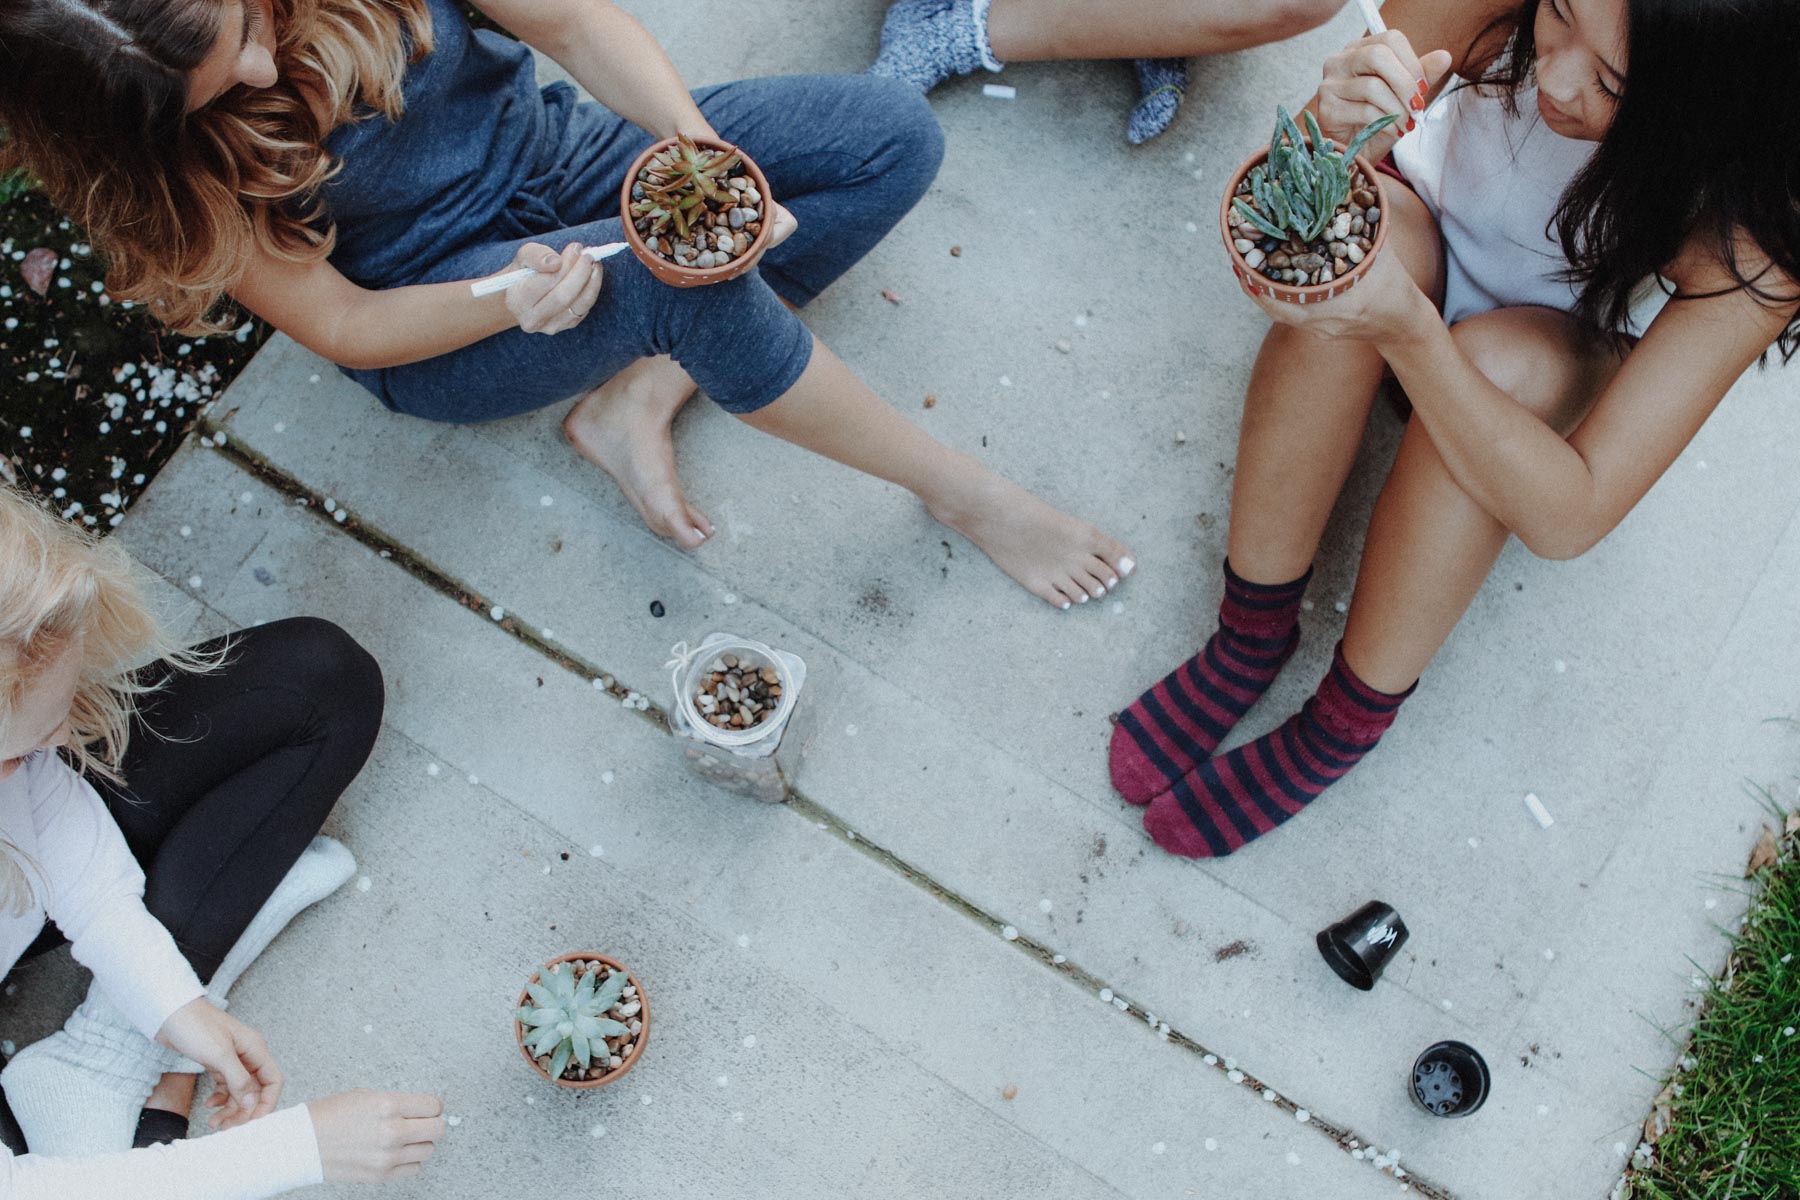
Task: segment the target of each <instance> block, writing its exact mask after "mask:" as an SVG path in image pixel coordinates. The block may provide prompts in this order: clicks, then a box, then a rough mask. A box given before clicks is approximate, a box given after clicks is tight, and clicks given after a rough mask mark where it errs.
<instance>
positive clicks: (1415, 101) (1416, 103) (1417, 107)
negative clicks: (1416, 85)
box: [1407, 96, 1425, 112]
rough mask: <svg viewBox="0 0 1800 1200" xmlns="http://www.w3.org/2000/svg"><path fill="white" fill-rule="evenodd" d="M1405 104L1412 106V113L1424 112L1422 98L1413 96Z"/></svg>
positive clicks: (1423, 100)
mask: <svg viewBox="0 0 1800 1200" xmlns="http://www.w3.org/2000/svg"><path fill="white" fill-rule="evenodd" d="M1407 103H1409V104H1411V105H1412V110H1413V111H1414V112H1424V111H1425V99H1424V97H1422V96H1414V97H1413V98H1412V99H1411V100H1409V101H1408V102H1407Z"/></svg>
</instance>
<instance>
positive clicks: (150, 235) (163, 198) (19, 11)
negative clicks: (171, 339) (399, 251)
mask: <svg viewBox="0 0 1800 1200" xmlns="http://www.w3.org/2000/svg"><path fill="white" fill-rule="evenodd" d="M227 4H228V0H16V2H10V3H8V4H6V5H4V6H0V76H4V75H8V74H10V75H12V76H13V78H14V79H15V80H16V84H14V85H0V126H4V127H6V129H7V130H8V132H9V133H10V142H4V143H0V170H4V169H5V168H6V167H8V166H23V167H26V168H28V169H29V170H30V171H31V172H32V173H33V174H35V175H36V176H37V177H38V179H39V180H40V181H41V182H42V184H43V186H44V190H45V191H46V192H47V193H48V195H49V196H50V198H51V200H53V201H54V202H55V203H56V205H57V206H58V207H59V208H61V209H62V210H63V211H64V212H65V213H67V214H68V215H69V216H70V217H72V218H74V219H75V221H76V222H77V223H78V224H80V225H81V226H82V227H83V228H84V229H86V231H87V234H88V237H89V239H90V240H91V241H92V242H93V244H94V245H95V246H96V247H98V248H99V249H100V250H101V251H102V252H103V253H104V254H105V256H106V258H107V262H108V266H109V270H108V273H107V287H108V290H109V291H111V292H112V294H113V295H115V296H118V297H120V298H121V299H126V300H138V301H142V302H144V303H145V304H146V305H147V306H148V308H149V309H150V311H151V313H152V314H153V315H154V316H155V317H156V318H157V319H158V320H160V321H162V322H163V323H164V324H165V325H168V326H170V327H171V328H174V329H177V330H180V331H182V332H185V333H194V334H203V333H207V332H216V331H219V330H221V329H223V328H225V327H226V326H227V325H228V324H229V321H227V320H226V319H225V317H226V316H227V315H228V314H225V313H220V312H215V311H214V310H215V309H217V308H218V307H219V301H220V300H221V299H222V298H223V296H224V295H225V293H226V292H227V291H229V290H230V289H231V288H233V287H235V286H236V285H237V283H238V281H239V280H240V279H241V278H242V277H243V272H244V266H245V264H246V263H247V262H248V261H249V258H250V253H251V251H252V250H253V249H255V250H261V251H263V252H265V253H267V254H269V255H272V256H273V257H275V258H278V259H281V260H283V261H286V262H294V263H308V262H317V261H320V260H322V259H324V258H325V257H326V256H327V255H329V254H330V253H331V250H332V247H333V245H334V244H335V229H334V227H333V226H332V224H331V222H330V218H329V216H328V214H327V213H326V211H325V205H324V201H323V197H322V190H323V187H324V185H325V183H326V182H327V181H329V180H330V179H331V177H332V176H333V175H334V174H335V173H336V172H337V170H338V166H339V164H338V163H337V162H335V161H334V160H333V159H332V157H331V155H330V154H328V153H327V152H326V150H325V147H324V145H323V142H324V139H325V137H326V135H327V134H329V133H330V132H331V131H332V130H333V129H335V128H337V127H338V126H339V125H342V124H344V123H346V122H348V121H351V120H353V119H356V118H357V117H359V116H367V115H369V113H370V111H372V112H373V113H378V114H380V115H381V116H384V117H386V118H387V119H389V120H399V118H400V115H401V113H402V111H403V109H404V103H403V98H402V93H401V85H402V82H403V80H404V77H405V74H406V68H407V64H408V63H409V62H412V61H416V60H417V59H419V58H422V57H424V56H425V55H426V54H429V53H430V51H431V45H432V33H431V14H430V12H429V10H428V9H427V7H426V0H272V9H273V13H274V32H275V54H274V57H275V66H276V69H277V72H278V76H279V77H278V79H277V80H276V82H275V83H274V84H273V85H272V86H270V87H266V88H249V87H235V88H232V89H231V90H230V91H228V92H227V93H226V94H225V95H223V96H221V97H219V98H218V99H217V100H215V101H213V102H212V103H211V104H209V105H207V106H206V107H204V108H202V109H200V110H198V111H196V112H194V113H191V114H190V113H189V112H188V111H187V99H188V82H189V73H190V72H192V71H193V70H194V68H195V67H197V66H198V65H199V64H200V63H201V62H202V61H204V60H205V59H206V57H207V55H208V54H209V53H211V51H212V49H213V47H214V46H215V44H216V43H217V41H218V38H219V36H220V31H221V27H222V25H223V23H224V22H223V14H224V12H225V10H226V7H227ZM358 106H367V108H366V109H365V110H363V111H360V112H359V107H358Z"/></svg>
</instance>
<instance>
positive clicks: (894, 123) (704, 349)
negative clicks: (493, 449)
mask: <svg viewBox="0 0 1800 1200" xmlns="http://www.w3.org/2000/svg"><path fill="white" fill-rule="evenodd" d="M694 98H695V100H696V101H697V102H698V103H699V105H700V110H701V112H703V113H704V114H705V115H706V118H707V120H708V121H710V122H711V123H712V125H713V127H714V128H715V129H717V130H718V132H719V136H720V137H722V138H724V139H725V140H726V141H729V142H732V143H733V144H735V145H738V146H741V147H742V148H743V149H744V150H745V151H746V152H747V153H748V154H749V155H750V156H751V157H752V158H754V159H755V160H756V163H757V165H758V166H760V167H761V168H762V170H763V173H764V174H765V175H766V176H767V177H768V180H769V188H770V191H771V192H772V193H773V194H774V199H775V200H776V201H777V202H779V203H780V204H782V205H783V206H784V207H786V208H787V209H788V210H789V211H790V212H792V213H793V214H794V216H795V218H796V219H798V221H799V229H798V230H797V231H796V232H795V233H794V234H793V236H791V237H790V238H789V239H788V240H787V241H786V242H783V243H782V244H781V245H780V246H777V247H775V248H774V249H772V250H770V251H769V252H768V253H767V254H765V255H764V256H763V259H762V262H761V263H760V264H759V265H758V267H757V268H756V270H754V271H751V272H750V273H748V274H747V275H744V276H742V277H740V278H738V279H735V280H732V281H730V282H728V283H722V284H714V285H712V286H710V287H701V288H672V287H668V286H666V285H664V284H661V283H658V282H657V281H656V279H655V278H654V277H653V276H652V275H651V274H650V272H649V271H648V270H647V269H646V268H645V267H644V265H643V264H642V263H640V262H638V261H637V259H636V257H634V256H633V255H631V254H630V253H625V254H619V255H616V256H614V257H613V258H611V259H608V260H607V261H606V263H605V264H604V269H605V275H604V282H603V284H602V287H601V289H600V298H599V299H598V300H597V301H596V302H595V305H594V307H593V309H592V310H591V311H590V312H589V313H588V315H587V317H586V318H585V319H584V320H583V321H582V322H581V324H579V325H577V326H575V327H574V328H573V329H570V330H567V331H565V332H563V333H559V334H554V335H549V336H546V335H543V334H527V333H523V332H521V331H520V330H518V329H510V330H507V331H506V332H504V333H499V334H496V335H495V336H493V337H490V338H487V339H485V340H483V341H480V342H476V343H475V344H473V345H471V346H465V347H464V348H462V349H461V350H456V351H453V352H451V353H449V354H443V355H439V356H438V357H436V358H432V359H427V360H425V361H424V362H419V363H412V364H408V365H406V366H401V367H388V368H385V369H382V370H375V371H346V372H345V373H346V374H348V375H349V376H350V377H351V378H353V379H355V380H356V381H357V382H359V383H361V384H363V386H365V387H367V388H368V389H369V390H370V391H371V392H373V393H375V395H376V396H377V397H379V398H380V399H381V401H382V403H384V404H386V405H387V406H388V407H389V408H391V409H393V410H395V411H396V412H403V413H408V414H411V415H413V416H418V417H424V418H426V419H428V420H433V421H453V422H473V421H488V420H493V419H496V418H499V417H508V416H513V415H515V414H518V413H522V412H529V411H531V410H533V409H537V408H542V407H544V406H545V405H549V404H554V403H556V402H557V401H559V400H565V399H568V398H570V397H573V396H577V395H579V394H581V393H582V392H585V391H587V390H589V389H591V388H594V387H597V386H599V384H601V383H602V382H604V381H605V380H607V379H609V378H611V377H612V376H613V375H615V374H617V373H618V372H619V371H621V370H622V369H624V368H625V367H626V366H628V365H630V364H631V363H632V362H634V361H636V360H637V359H640V358H647V357H650V356H653V355H659V354H667V355H670V356H671V357H673V358H674V359H675V360H676V361H677V362H679V363H680V364H681V365H682V367H683V368H685V369H686V370H687V372H688V373H689V374H690V375H692V376H693V378H694V381H695V382H696V383H698V384H699V385H700V387H701V388H702V390H704V391H705V392H706V394H707V395H709V396H711V397H712V398H713V400H715V401H717V402H718V403H719V405H720V406H722V407H723V408H725V409H726V410H728V411H730V412H734V413H747V412H754V411H755V410H756V409H759V408H761V407H763V406H764V405H766V404H769V403H770V402H772V401H774V400H776V399H778V398H779V397H781V396H782V395H783V394H784V393H785V392H787V391H788V389H790V388H791V387H793V385H794V383H795V381H796V380H798V379H799V378H800V374H801V372H802V371H804V370H805V369H806V365H807V362H808V361H809V360H810V358H811V355H812V336H811V334H810V333H809V332H808V331H807V329H806V327H805V326H804V325H802V324H801V322H800V318H799V317H798V316H796V315H795V314H794V313H793V312H792V311H790V310H789V309H788V308H787V307H786V306H785V305H783V304H782V301H783V300H787V301H789V302H791V303H793V304H795V305H805V304H806V303H807V302H808V301H810V300H812V299H813V298H814V297H815V296H817V295H818V294H819V293H820V292H821V291H823V290H824V289H825V288H826V287H827V286H828V285H829V284H830V283H831V282H832V281H833V280H835V279H837V278H838V276H840V275H842V274H843V273H844V272H845V271H847V270H849V269H850V268H851V267H852V266H853V265H855V264H856V262H857V261H858V260H860V259H861V258H862V257H863V255H865V254H867V253H868V252H869V251H870V250H871V249H872V248H873V247H874V246H875V244H876V243H877V242H879V241H880V240H881V239H882V238H883V237H885V236H887V233H888V231H889V230H890V229H892V228H893V227H894V226H895V225H896V224H898V223H899V221H900V219H901V218H902V217H904V216H905V215H906V214H907V212H908V211H910V210H911V208H912V207H913V205H914V204H915V203H917V202H918V200H919V198H920V197H921V196H923V195H924V194H925V190H926V189H927V188H928V187H929V186H930V185H931V181H932V180H933V178H935V177H936V175H937V169H938V164H939V162H940V161H941V160H942V158H943V136H942V134H941V133H940V132H939V130H938V126H937V121H936V118H934V117H933V116H932V113H931V109H930V108H929V107H928V106H927V104H926V103H925V100H924V98H923V97H922V96H920V95H919V93H918V91H917V90H916V89H914V88H911V87H908V86H907V85H905V84H902V83H897V82H895V81H894V80H890V79H877V78H874V77H872V76H867V75H820V76H791V77H784V78H775V79H754V80H746V81H744V82H740V83H728V84H723V85H720V86H718V87H711V88H704V89H701V90H699V91H697V92H695V93H694ZM653 140H654V139H653V138H652V137H651V136H650V135H649V134H648V133H646V132H644V131H643V130H642V129H639V128H638V127H637V126H635V125H632V124H630V123H629V122H627V121H625V120H624V119H623V118H621V117H619V116H618V115H616V114H614V113H612V112H611V111H609V110H607V109H605V108H602V107H601V106H599V105H598V104H594V103H583V104H580V105H577V106H575V108H574V110H573V112H572V113H571V115H570V119H569V123H568V128H567V132H566V134H565V136H564V139H563V151H562V161H561V162H560V163H559V164H558V166H559V168H560V169H559V170H557V171H555V172H553V173H552V174H553V177H554V178H555V180H556V184H555V192H554V194H551V195H545V196H542V197H533V198H532V199H533V201H534V203H535V204H536V205H537V207H538V208H540V209H541V211H542V212H543V214H544V217H543V225H544V228H542V229H541V230H537V231H534V232H532V233H531V234H530V235H529V236H526V237H517V236H511V234H512V233H513V232H514V231H512V230H507V231H505V236H501V235H500V234H499V233H497V234H496V236H495V238H494V240H492V241H484V240H480V239H477V240H475V241H474V242H472V243H471V244H467V245H464V246H462V247H461V248H459V249H458V250H456V251H455V252H454V253H452V254H450V255H449V256H447V257H445V258H443V259H442V260H441V261H438V262H436V263H433V264H432V265H431V266H430V267H429V268H428V269H426V270H424V271H423V272H421V273H420V274H418V275H417V276H416V277H415V278H414V279H413V280H411V282H415V283H437V282H442V281H445V280H455V279H474V278H478V277H480V276H483V275H490V274H493V273H494V272H496V271H500V270H503V269H505V268H506V267H507V266H509V265H510V264H511V263H512V260H513V256H514V255H515V254H516V253H517V251H518V248H519V247H520V246H521V245H523V244H524V243H526V242H540V243H542V244H544V245H546V246H549V247H551V248H552V249H561V248H562V247H563V246H564V245H566V244H567V243H569V242H572V241H573V242H579V243H581V244H582V245H588V246H593V245H599V244H601V243H604V242H616V241H621V240H623V233H622V225H621V221H620V215H619V187H620V183H621V182H622V180H623V179H624V175H625V172H626V170H627V169H628V168H629V167H630V165H631V163H632V160H633V159H635V158H636V157H637V156H638V154H640V153H641V152H642V151H643V149H644V148H645V147H646V146H648V145H650V144H651V142H652V141H653Z"/></svg>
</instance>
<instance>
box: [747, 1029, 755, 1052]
mask: <svg viewBox="0 0 1800 1200" xmlns="http://www.w3.org/2000/svg"><path fill="white" fill-rule="evenodd" d="M755 1048H756V1035H755V1034H754V1033H753V1034H751V1035H750V1036H749V1037H746V1038H745V1039H744V1049H746V1050H754V1049H755Z"/></svg>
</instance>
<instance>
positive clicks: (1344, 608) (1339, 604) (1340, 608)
mask: <svg viewBox="0 0 1800 1200" xmlns="http://www.w3.org/2000/svg"><path fill="white" fill-rule="evenodd" d="M1331 607H1332V608H1333V609H1334V610H1335V611H1337V612H1341V613H1347V612H1349V611H1350V606H1349V605H1348V604H1345V603H1344V602H1343V601H1342V600H1338V601H1335V602H1334V603H1333V604H1332V606H1331Z"/></svg>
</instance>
